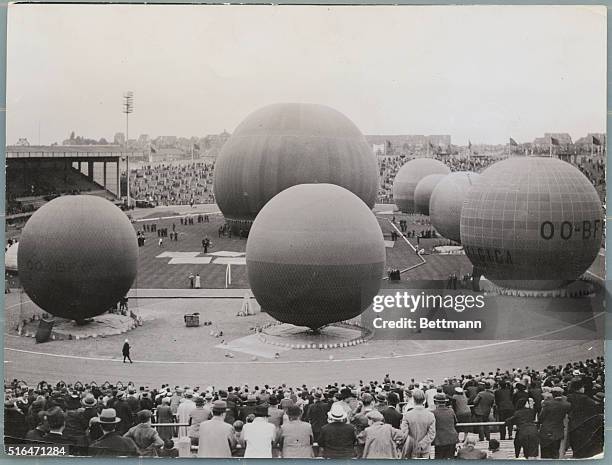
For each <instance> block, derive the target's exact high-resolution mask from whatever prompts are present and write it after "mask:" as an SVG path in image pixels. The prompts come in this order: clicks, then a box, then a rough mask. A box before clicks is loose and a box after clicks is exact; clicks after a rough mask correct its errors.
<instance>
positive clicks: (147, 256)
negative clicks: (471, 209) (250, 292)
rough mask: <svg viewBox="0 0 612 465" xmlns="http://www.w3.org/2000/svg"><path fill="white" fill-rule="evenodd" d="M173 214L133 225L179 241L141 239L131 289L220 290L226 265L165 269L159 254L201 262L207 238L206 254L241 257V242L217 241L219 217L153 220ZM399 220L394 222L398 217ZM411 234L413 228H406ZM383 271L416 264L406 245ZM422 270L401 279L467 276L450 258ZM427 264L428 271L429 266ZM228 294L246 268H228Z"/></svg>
mask: <svg viewBox="0 0 612 465" xmlns="http://www.w3.org/2000/svg"><path fill="white" fill-rule="evenodd" d="M176 214H177V212H175V211H173V210H164V211H160V212H156V213H154V214H150V215H147V216H145V217H143V218H142V219H140V220H139V221H138V222H136V223H134V225H135V227H136V228H137V229H138V230H142V228H143V225H144V224H145V223H146V224H153V223H155V224H156V225H157V229H160V228H168V232H171V231H172V226H173V225H174V226H175V227H176V232H177V233H178V241H170V239H169V238H164V240H163V247H159V245H158V237H157V233H150V232H149V233H145V236H146V238H147V240H146V241H145V245H144V247H140V249H139V258H138V276H137V278H136V282H135V283H134V286H133V287H134V288H139V289H181V288H188V287H189V286H190V283H189V279H188V276H189V274H190V273H193V274H194V275H195V274H196V273H199V274H200V277H201V280H202V283H201V286H202V288H207V289H217V288H224V287H225V273H226V265H218V264H215V263H214V260H213V262H211V263H210V264H199V265H185V264H179V265H175V264H169V263H168V262H169V261H170V259H169V258H156V257H157V256H158V255H159V254H161V253H162V252H200V255H199V256H205V254H204V249H203V248H202V239H204V238H206V237H208V238H209V239H210V240H211V241H212V243H213V246H212V247H211V248H209V250H208V252H209V254H210V253H211V252H219V251H231V252H242V253H243V252H245V250H246V242H247V241H246V240H245V239H240V238H238V237H236V236H233V237H232V238H229V237H228V236H221V237H219V234H218V230H219V227H220V226H222V225H223V224H224V222H225V220H224V219H223V217H222V216H221V215H220V214H211V215H209V218H210V222H209V223H199V224H198V223H197V222H195V224H193V225H181V222H180V218H167V219H161V220H159V219H152V218H159V217H171V216H175V215H176ZM398 219H399V216H398ZM378 221H379V224H380V226H381V229H382V231H383V235H384V236H385V239H386V240H390V236H391V231H392V230H393V227H392V226H391V224H390V223H389V221H388V220H387V219H386V218H384V217H379V218H378ZM421 228H422V227H421V226H419V225H414V229H416V230H420V229H421ZM411 229H412V228H411ZM386 250H387V268H398V269H401V270H403V269H406V268H409V267H412V266H414V265H416V264H418V263H420V262H421V260H420V259H419V257H417V255H416V254H415V253H414V251H413V250H412V249H411V248H410V246H409V245H408V244H407V243H406V241H404V240H402V239H401V238H400V239H399V240H397V241H396V243H395V245H394V247H392V248H387V249H386ZM426 260H427V262H428V263H427V264H426V265H424V266H421V267H418V268H416V269H415V270H413V271H411V272H407V273H405V276H403V277H404V278H405V279H445V278H446V277H447V276H448V274H449V273H452V272H456V273H459V272H460V271H462V272H464V273H465V272H468V271H469V262H468V261H467V259H466V258H465V257H464V256H459V257H456V256H455V257H452V256H443V257H432V256H430V257H426ZM430 260H431V265H433V266H431V265H430V264H429V262H430ZM229 287H231V288H236V289H240V288H248V287H249V285H248V279H247V273H246V267H245V266H244V265H234V266H232V284H231V286H229Z"/></svg>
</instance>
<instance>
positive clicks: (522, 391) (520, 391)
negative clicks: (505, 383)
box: [512, 381, 529, 409]
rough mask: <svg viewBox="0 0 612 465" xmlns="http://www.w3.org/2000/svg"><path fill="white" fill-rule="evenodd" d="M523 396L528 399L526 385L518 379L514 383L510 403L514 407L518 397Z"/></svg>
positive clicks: (521, 397)
mask: <svg viewBox="0 0 612 465" xmlns="http://www.w3.org/2000/svg"><path fill="white" fill-rule="evenodd" d="M523 398H525V399H529V393H528V392H527V387H526V386H525V385H524V384H523V382H522V381H518V382H516V383H515V384H514V394H513V395H512V403H513V404H514V408H515V409H516V405H517V404H518V401H519V399H523Z"/></svg>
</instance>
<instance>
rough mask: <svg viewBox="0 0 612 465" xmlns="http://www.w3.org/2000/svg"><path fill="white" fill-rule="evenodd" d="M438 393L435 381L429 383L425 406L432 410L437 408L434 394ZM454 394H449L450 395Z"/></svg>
mask: <svg viewBox="0 0 612 465" xmlns="http://www.w3.org/2000/svg"><path fill="white" fill-rule="evenodd" d="M436 394H438V389H437V388H436V386H435V385H434V383H433V382H430V383H428V389H427V390H426V391H425V406H426V407H427V408H428V409H429V410H431V411H432V412H433V411H434V410H435V409H436V403H435V402H434V396H435V395H436ZM450 396H452V394H450V395H449V397H450Z"/></svg>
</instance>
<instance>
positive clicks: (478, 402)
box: [474, 385, 495, 455]
mask: <svg viewBox="0 0 612 465" xmlns="http://www.w3.org/2000/svg"><path fill="white" fill-rule="evenodd" d="M494 404H495V395H494V394H493V392H492V391H491V388H490V386H489V385H486V387H485V389H484V391H480V392H479V393H478V395H477V396H476V398H475V399H474V421H476V422H487V421H489V415H490V414H491V409H492V408H493V405H494ZM485 437H486V438H487V441H488V440H489V439H491V433H490V432H489V427H488V426H480V427H479V428H478V438H479V440H481V441H484V438H485ZM485 455H486V454H485Z"/></svg>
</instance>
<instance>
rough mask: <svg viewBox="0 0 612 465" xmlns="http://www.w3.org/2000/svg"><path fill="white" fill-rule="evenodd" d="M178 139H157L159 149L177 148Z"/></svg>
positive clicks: (173, 137) (163, 137)
mask: <svg viewBox="0 0 612 465" xmlns="http://www.w3.org/2000/svg"><path fill="white" fill-rule="evenodd" d="M176 143H177V137H176V136H159V137H158V138H157V145H158V146H159V147H168V148H170V147H176Z"/></svg>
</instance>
